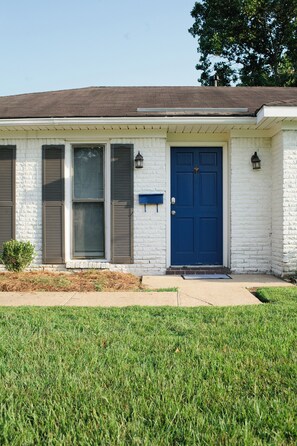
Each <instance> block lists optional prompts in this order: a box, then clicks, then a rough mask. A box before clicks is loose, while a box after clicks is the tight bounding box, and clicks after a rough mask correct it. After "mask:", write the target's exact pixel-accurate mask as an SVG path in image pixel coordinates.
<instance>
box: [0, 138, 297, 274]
mask: <svg viewBox="0 0 297 446" xmlns="http://www.w3.org/2000/svg"><path fill="white" fill-rule="evenodd" d="M98 140H100V137H99V138H98ZM111 142H113V143H133V144H134V154H135V155H136V154H137V152H138V150H139V151H140V152H141V153H142V154H143V156H144V168H143V169H139V170H135V172H134V173H135V177H134V205H135V207H134V264H132V265H112V264H109V263H103V262H101V263H100V262H94V261H89V262H86V261H81V260H79V261H71V262H69V264H68V265H67V266H68V267H71V268H77V269H79V268H83V267H89V268H98V267H99V268H100V267H101V268H109V269H112V270H117V271H127V272H132V273H136V274H139V275H141V274H164V272H165V269H166V249H167V248H166V230H167V228H166V203H167V200H168V197H167V195H166V139H165V138H161V137H157V138H153V137H151V138H125V139H123V138H121V139H114V140H112V141H111ZM64 143H65V141H64V140H63V139H54V138H48V139H46V138H40V139H37V138H34V137H32V138H30V139H25V138H24V139H5V140H4V139H2V140H1V144H15V145H16V146H17V163H16V202H17V203H16V237H17V238H18V239H21V240H30V241H31V242H32V243H33V244H34V245H35V247H36V251H37V258H36V260H35V264H34V265H33V267H34V268H36V267H42V201H41V183H42V152H41V147H42V145H43V144H64ZM254 151H257V152H258V154H259V156H260V158H261V160H262V169H261V170H260V171H253V169H252V166H251V162H250V158H251V155H252V154H253V153H254ZM282 153H283V156H282ZM296 172H297V131H284V132H283V133H280V134H278V135H276V136H275V137H273V138H272V140H271V139H270V138H238V137H232V138H231V140H230V209H231V212H230V238H231V240H230V257H231V268H232V270H233V271H235V272H240V273H244V272H269V271H271V270H272V271H273V272H275V273H276V274H282V273H288V272H293V271H295V270H297V249H296V247H297V224H296V221H297V174H296ZM146 192H147V193H157V192H158V193H163V194H164V204H163V205H160V206H159V212H158V213H157V212H156V207H155V206H148V207H147V212H144V207H143V206H141V205H139V204H138V194H140V193H146ZM271 234H272V235H271ZM46 268H49V269H52V268H55V266H51V265H48V266H46ZM59 268H60V267H59Z"/></svg>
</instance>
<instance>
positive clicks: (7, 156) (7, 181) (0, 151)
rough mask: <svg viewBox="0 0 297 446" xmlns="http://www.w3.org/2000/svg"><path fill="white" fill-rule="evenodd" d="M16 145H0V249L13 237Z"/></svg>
mask: <svg viewBox="0 0 297 446" xmlns="http://www.w3.org/2000/svg"><path fill="white" fill-rule="evenodd" d="M15 157H16V146H0V251H1V250H2V245H3V243H4V242H7V241H8V240H11V239H13V238H15Z"/></svg>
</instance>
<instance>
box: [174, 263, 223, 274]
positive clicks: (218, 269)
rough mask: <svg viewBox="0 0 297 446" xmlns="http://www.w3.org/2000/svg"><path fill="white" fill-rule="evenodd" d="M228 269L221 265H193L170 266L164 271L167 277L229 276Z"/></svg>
mask: <svg viewBox="0 0 297 446" xmlns="http://www.w3.org/2000/svg"><path fill="white" fill-rule="evenodd" d="M230 272H231V271H230V269H229V268H227V267H226V266H222V265H201V266H197V265H195V266H194V265H193V266H191V265H190V266H170V267H169V268H167V270H166V274H167V275H178V276H181V275H184V274H230Z"/></svg>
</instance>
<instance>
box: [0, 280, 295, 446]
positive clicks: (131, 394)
mask: <svg viewBox="0 0 297 446" xmlns="http://www.w3.org/2000/svg"><path fill="white" fill-rule="evenodd" d="M260 294H261V298H262V299H269V300H270V301H271V303H267V304H263V305H257V306H250V307H229V308H205V307H200V308H188V309H187V308H184V309H181V308H139V307H134V308H132V307H130V308H126V309H123V308H113V309H104V308H1V309H0V395H1V399H0V444H1V445H10V446H12V445H20V446H25V445H59V446H60V445H71V446H73V445H149V446H155V445H156V446H162V445H170V446H171V445H207V446H208V445H236V446H241V445H247V446H251V445H296V441H297V428H296V413H297V399H296V394H297V388H296V386H297V373H296V335H297V320H296V319H297V317H296V316H297V288H292V290H289V291H288V290H284V289H281V288H280V289H277V290H266V291H264V290H263V291H261V293H260Z"/></svg>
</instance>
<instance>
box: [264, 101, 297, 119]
mask: <svg viewBox="0 0 297 446" xmlns="http://www.w3.org/2000/svg"><path fill="white" fill-rule="evenodd" d="M266 118H283V119H289V120H291V121H292V120H295V119H296V120H297V107H295V106H268V105H263V107H261V108H260V110H259V111H258V113H257V124H260V123H261V122H262V121H263V120H264V119H266Z"/></svg>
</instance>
